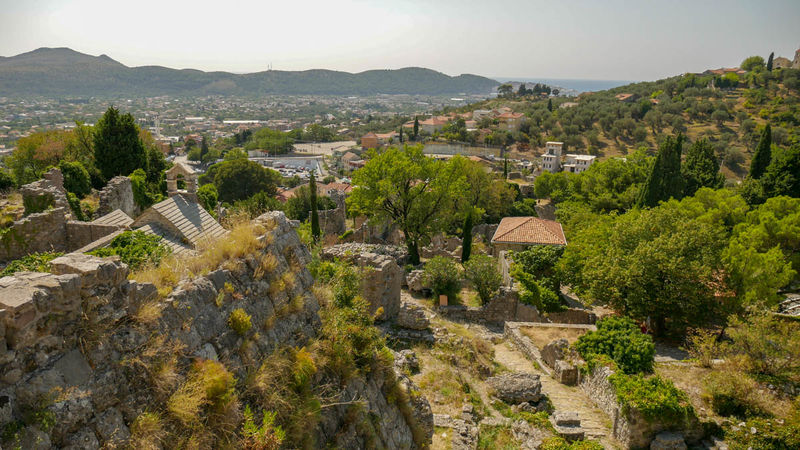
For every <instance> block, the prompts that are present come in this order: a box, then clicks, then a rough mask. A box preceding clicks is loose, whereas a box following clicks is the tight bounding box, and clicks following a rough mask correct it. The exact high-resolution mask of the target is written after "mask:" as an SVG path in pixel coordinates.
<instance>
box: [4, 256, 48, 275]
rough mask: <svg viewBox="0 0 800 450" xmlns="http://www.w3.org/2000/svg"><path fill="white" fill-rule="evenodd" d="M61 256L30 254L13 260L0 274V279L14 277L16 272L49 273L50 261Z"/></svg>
mask: <svg viewBox="0 0 800 450" xmlns="http://www.w3.org/2000/svg"><path fill="white" fill-rule="evenodd" d="M61 255H63V253H58V252H43V253H31V254H29V255H25V256H23V257H22V258H20V259H15V260H14V261H11V262H10V263H8V265H7V266H6V268H5V269H3V271H2V272H0V277H7V276H10V275H14V274H15V273H17V272H23V271H25V272H49V271H50V261H52V260H54V259H56V258H58V257H59V256H61Z"/></svg>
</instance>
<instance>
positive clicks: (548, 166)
mask: <svg viewBox="0 0 800 450" xmlns="http://www.w3.org/2000/svg"><path fill="white" fill-rule="evenodd" d="M563 146H564V143H563V142H554V141H550V142H547V143H546V144H545V148H546V150H545V153H544V154H543V155H542V171H547V172H550V173H556V172H561V171H562V170H563V171H564V172H571V173H581V172H583V171H584V170H586V169H588V168H589V166H591V165H592V163H594V160H595V159H596V158H597V157H596V156H594V155H575V154H567V155H566V162H565V163H564V164H562V163H561V150H562V147H563Z"/></svg>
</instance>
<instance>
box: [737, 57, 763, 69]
mask: <svg viewBox="0 0 800 450" xmlns="http://www.w3.org/2000/svg"><path fill="white" fill-rule="evenodd" d="M741 68H742V70H746V71H748V72H750V71H754V70H755V71H759V70H761V69H763V68H764V58H762V57H760V56H750V57H748V58H747V59H745V60H744V61H742V64H741Z"/></svg>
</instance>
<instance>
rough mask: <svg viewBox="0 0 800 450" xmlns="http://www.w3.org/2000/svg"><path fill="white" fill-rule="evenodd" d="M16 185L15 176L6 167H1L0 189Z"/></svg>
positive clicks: (3, 189)
mask: <svg viewBox="0 0 800 450" xmlns="http://www.w3.org/2000/svg"><path fill="white" fill-rule="evenodd" d="M12 187H14V177H13V176H12V175H11V173H9V172H8V171H7V170H5V169H0V191H5V190H6V189H10V188H12Z"/></svg>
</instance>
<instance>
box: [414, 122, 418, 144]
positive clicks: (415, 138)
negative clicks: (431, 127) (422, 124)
mask: <svg viewBox="0 0 800 450" xmlns="http://www.w3.org/2000/svg"><path fill="white" fill-rule="evenodd" d="M418 136H419V117H414V140H415V141H416V140H417V137H418Z"/></svg>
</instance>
